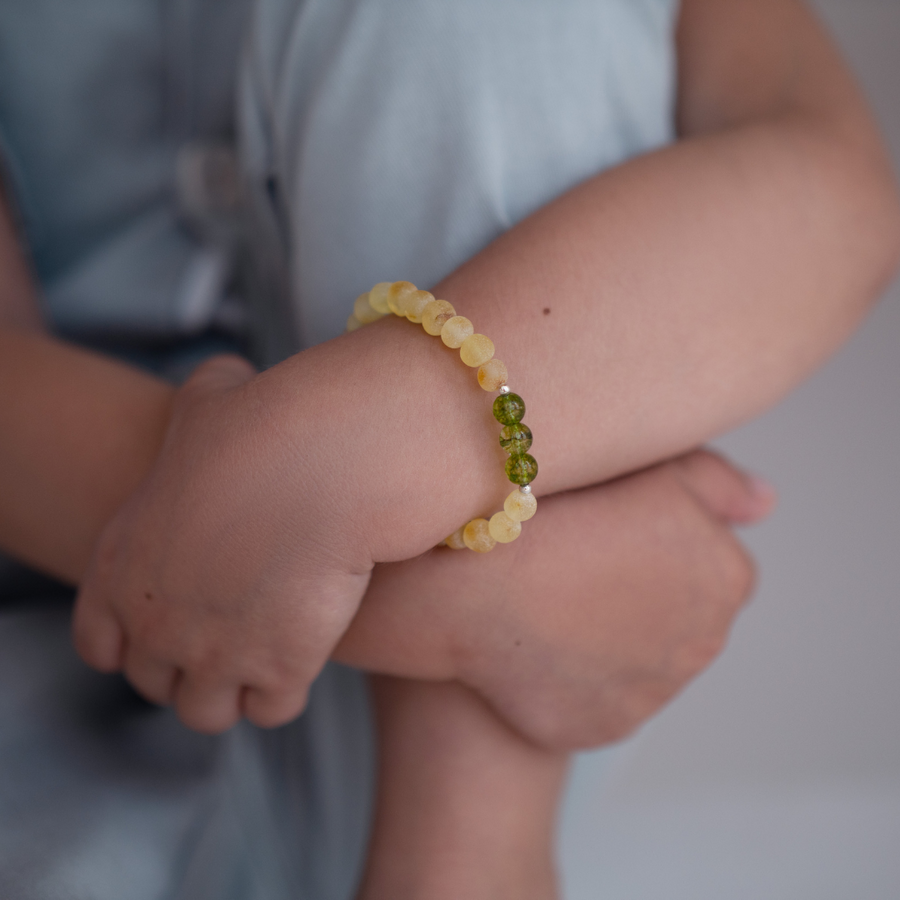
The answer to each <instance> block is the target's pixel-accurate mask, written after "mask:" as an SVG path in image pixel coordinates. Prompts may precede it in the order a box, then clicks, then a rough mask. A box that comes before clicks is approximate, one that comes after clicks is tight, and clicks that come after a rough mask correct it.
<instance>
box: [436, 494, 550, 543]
mask: <svg viewBox="0 0 900 900" xmlns="http://www.w3.org/2000/svg"><path fill="white" fill-rule="evenodd" d="M503 510H504V512H505V513H506V514H507V515H508V516H509V517H510V518H511V519H515V520H516V521H517V522H527V521H528V520H529V519H530V518H531V517H532V516H533V515H534V514H535V513H536V512H537V497H535V496H534V494H531V493H529V494H523V493H522V492H521V491H520V490H518V489H517V490H515V491H513V492H512V493H511V494H510V495H509V496H508V497H507V498H506V499H505V500H504V501H503ZM448 540H449V539H448Z"/></svg>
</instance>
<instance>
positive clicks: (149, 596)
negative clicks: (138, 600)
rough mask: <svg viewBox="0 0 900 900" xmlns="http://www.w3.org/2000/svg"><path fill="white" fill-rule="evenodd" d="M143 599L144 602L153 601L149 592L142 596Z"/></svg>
mask: <svg viewBox="0 0 900 900" xmlns="http://www.w3.org/2000/svg"><path fill="white" fill-rule="evenodd" d="M144 599H146V600H152V599H153V594H151V593H150V591H147V593H146V594H144Z"/></svg>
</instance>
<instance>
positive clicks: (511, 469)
mask: <svg viewBox="0 0 900 900" xmlns="http://www.w3.org/2000/svg"><path fill="white" fill-rule="evenodd" d="M537 473H538V464H537V460H536V459H535V458H534V457H533V456H532V455H531V454H530V453H523V454H522V455H521V456H511V457H510V458H509V459H508V460H507V461H506V477H507V478H508V479H509V480H510V481H511V482H512V483H513V484H530V483H531V482H532V481H534V479H535V478H537Z"/></svg>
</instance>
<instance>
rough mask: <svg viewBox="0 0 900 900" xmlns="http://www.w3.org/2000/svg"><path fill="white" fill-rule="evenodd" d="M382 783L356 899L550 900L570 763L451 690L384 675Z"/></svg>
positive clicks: (379, 689)
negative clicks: (561, 801)
mask: <svg viewBox="0 0 900 900" xmlns="http://www.w3.org/2000/svg"><path fill="white" fill-rule="evenodd" d="M373 694H374V699H375V707H376V712H377V718H378V728H379V784H378V801H377V806H376V813H375V821H374V823H373V834H372V840H371V844H370V848H369V860H368V865H367V868H366V873H365V877H364V879H363V885H362V888H361V890H360V894H359V898H360V900H387V898H390V900H419V898H421V900H456V898H459V897H466V898H468V900H480V898H484V900H503V898H510V900H513V898H515V900H553V898H555V897H556V896H557V890H556V883H555V882H556V879H555V871H554V859H553V850H554V837H555V835H554V829H555V818H556V806H557V802H558V799H559V795H560V792H561V789H562V786H563V779H564V775H565V768H566V757H565V756H564V755H562V754H554V753H548V752H546V751H543V750H539V749H537V748H536V747H534V746H532V745H530V744H528V743H527V742H525V741H523V740H522V738H520V737H519V736H518V735H517V734H515V733H514V732H513V731H511V730H509V729H508V728H507V727H506V726H505V725H504V724H503V723H501V722H500V721H499V720H498V719H497V718H496V717H495V716H494V715H493V713H492V712H491V711H490V710H489V709H488V708H487V706H485V704H484V703H483V702H482V701H481V700H480V699H479V698H478V697H476V696H475V695H474V694H472V693H471V692H469V691H468V690H467V689H465V688H463V687H461V686H459V685H455V684H433V683H432V684H426V683H422V682H415V681H404V680H401V679H394V678H384V677H378V678H375V679H373Z"/></svg>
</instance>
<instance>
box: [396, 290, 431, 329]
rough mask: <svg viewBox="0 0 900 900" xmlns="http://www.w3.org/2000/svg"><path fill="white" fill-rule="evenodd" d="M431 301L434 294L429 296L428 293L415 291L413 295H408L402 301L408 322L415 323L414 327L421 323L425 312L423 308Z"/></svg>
mask: <svg viewBox="0 0 900 900" xmlns="http://www.w3.org/2000/svg"><path fill="white" fill-rule="evenodd" d="M433 300H434V294H429V293H428V291H416V292H415V293H414V294H410V295H409V296H408V297H407V298H405V299H404V301H403V306H404V307H405V309H406V318H407V319H409V321H410V322H415V323H416V325H419V324H420V323H421V321H422V313H423V312H424V311H425V307H426V306H428V304H429V303H431V302H432V301H433Z"/></svg>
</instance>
